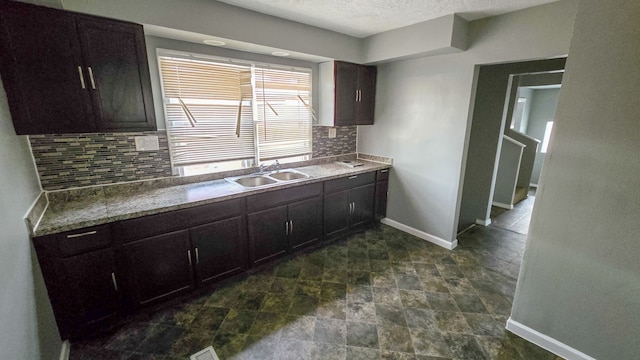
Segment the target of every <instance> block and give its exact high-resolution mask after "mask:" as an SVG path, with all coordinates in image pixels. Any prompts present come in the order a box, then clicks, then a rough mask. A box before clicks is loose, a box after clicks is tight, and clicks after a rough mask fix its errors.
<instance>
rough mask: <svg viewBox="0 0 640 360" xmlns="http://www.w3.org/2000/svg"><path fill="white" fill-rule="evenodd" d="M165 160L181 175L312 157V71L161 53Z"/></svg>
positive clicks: (200, 56)
mask: <svg viewBox="0 0 640 360" xmlns="http://www.w3.org/2000/svg"><path fill="white" fill-rule="evenodd" d="M158 60H159V61H158V62H159V65H160V77H161V80H162V87H163V89H162V90H163V99H164V109H165V116H166V123H167V135H168V138H169V147H170V155H171V161H172V165H173V167H174V169H176V170H177V171H178V172H179V173H180V174H181V175H194V174H202V173H208V172H216V171H227V170H233V169H240V168H245V167H251V166H255V165H256V164H257V163H260V162H265V161H273V160H279V161H280V162H287V161H297V160H304V159H308V158H310V156H311V124H312V108H311V69H306V68H293V67H283V66H279V65H273V64H262V63H250V62H246V61H242V60H235V59H222V58H213V57H207V56H205V55H197V54H185V53H177V52H170V51H160V52H159V55H158Z"/></svg>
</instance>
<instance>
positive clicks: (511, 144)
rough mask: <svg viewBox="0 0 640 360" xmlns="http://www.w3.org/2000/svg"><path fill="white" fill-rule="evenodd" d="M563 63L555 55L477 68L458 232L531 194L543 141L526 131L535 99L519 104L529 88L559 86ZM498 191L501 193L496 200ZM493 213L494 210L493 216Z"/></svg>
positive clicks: (483, 222) (486, 222) (487, 220)
mask: <svg viewBox="0 0 640 360" xmlns="http://www.w3.org/2000/svg"><path fill="white" fill-rule="evenodd" d="M565 63H566V58H558V59H548V60H538V61H527V62H518V63H508V64H497V65H481V66H478V67H477V68H476V71H477V80H476V84H475V86H474V90H475V100H474V104H473V109H472V119H471V129H470V134H469V141H468V145H467V149H466V162H465V170H464V180H463V187H462V190H461V193H460V195H459V196H460V206H459V213H458V214H459V216H458V225H457V231H458V233H460V232H462V231H464V230H466V229H468V228H470V227H472V226H475V225H477V224H480V225H483V226H488V225H489V224H491V222H492V215H491V211H492V208H493V207H494V206H496V205H498V206H501V207H502V208H505V210H511V209H513V208H514V205H515V204H517V203H518V202H519V201H521V200H523V199H526V198H528V197H530V196H531V195H530V192H529V188H530V184H531V179H532V176H533V173H534V165H535V164H536V158H537V157H538V156H537V155H538V152H539V151H538V148H539V145H540V144H541V143H542V140H539V139H537V138H535V137H533V136H530V135H528V134H527V129H528V121H529V118H528V117H529V116H530V115H531V114H530V110H531V108H532V107H530V108H529V112H527V107H526V102H527V101H530V103H529V104H530V105H531V104H532V101H533V98H532V97H531V98H530V99H529V100H524V101H520V103H519V102H518V100H519V98H526V94H525V93H527V92H531V93H533V92H534V91H536V90H543V88H544V87H548V86H556V87H557V86H558V85H559V82H560V81H561V76H562V72H563V71H564V65H565ZM558 74H559V75H558ZM554 78H555V80H553V79H554ZM558 78H559V79H560V80H559V81H558V80H557V79H558ZM554 82H555V83H554ZM552 83H554V84H552ZM521 87H522V90H520V88H521ZM523 103H524V104H523ZM518 105H520V107H519V108H518ZM553 113H555V108H554V109H553ZM514 114H515V115H516V116H515V117H516V120H517V121H516V122H515V123H514V122H513V121H512V120H514ZM523 116H526V118H525V119H524V122H523ZM552 116H553V115H552ZM512 125H513V127H512ZM522 130H524V131H522ZM505 144H506V145H505ZM527 148H528V149H527ZM525 149H526V150H525ZM518 152H520V153H518ZM543 158H544V155H542V159H543ZM501 162H502V164H501ZM501 165H502V166H501ZM540 166H541V160H540ZM501 170H502V171H501ZM536 181H537V180H536ZM498 192H499V194H498ZM496 195H500V196H502V197H498V199H496ZM499 200H501V201H499ZM495 214H496V210H494V216H493V217H494V218H495ZM527 228H528V226H527Z"/></svg>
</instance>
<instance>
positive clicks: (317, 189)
mask: <svg viewBox="0 0 640 360" xmlns="http://www.w3.org/2000/svg"><path fill="white" fill-rule="evenodd" d="M320 194H322V183H319V182H318V183H315V184H309V185H302V186H296V187H292V188H288V189H283V190H276V191H269V192H265V193H262V194H257V195H251V196H249V197H248V198H247V212H254V211H258V210H262V209H266V208H270V207H274V206H278V205H281V204H286V203H290V202H294V201H298V200H302V199H306V198H310V197H313V196H318V195H320Z"/></svg>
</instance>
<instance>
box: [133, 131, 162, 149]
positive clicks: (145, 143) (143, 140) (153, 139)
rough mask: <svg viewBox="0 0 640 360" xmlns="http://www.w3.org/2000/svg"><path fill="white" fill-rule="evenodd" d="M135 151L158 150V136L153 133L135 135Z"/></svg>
mask: <svg viewBox="0 0 640 360" xmlns="http://www.w3.org/2000/svg"><path fill="white" fill-rule="evenodd" d="M135 140H136V151H158V150H159V149H160V144H159V143H158V137H157V136H155V135H149V136H136V137H135Z"/></svg>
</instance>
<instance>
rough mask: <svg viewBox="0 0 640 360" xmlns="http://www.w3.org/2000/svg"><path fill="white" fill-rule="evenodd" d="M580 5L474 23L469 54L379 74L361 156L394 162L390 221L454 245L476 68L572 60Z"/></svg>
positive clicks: (384, 68)
mask: <svg viewBox="0 0 640 360" xmlns="http://www.w3.org/2000/svg"><path fill="white" fill-rule="evenodd" d="M575 8H576V2H573V1H562V2H557V3H552V4H549V5H544V6H539V7H535V8H530V9H527V10H523V11H518V12H514V13H510V14H507V15H503V16H498V17H494V18H489V19H485V20H479V21H475V22H472V23H470V39H471V40H470V41H471V43H470V44H471V46H470V48H469V50H467V51H466V52H463V53H459V54H450V55H442V56H435V57H429V58H421V59H413V60H405V61H399V62H393V63H389V64H384V65H381V66H379V67H378V84H377V94H376V120H375V125H374V126H360V127H359V128H358V151H360V152H364V153H371V154H380V155H387V156H391V157H393V158H394V171H393V172H392V176H391V180H390V186H389V187H390V193H389V204H388V211H387V216H388V217H389V218H390V219H392V220H395V221H398V222H401V223H403V224H405V225H408V226H410V227H413V228H415V229H417V230H420V231H423V232H426V233H428V234H430V235H433V236H436V237H439V238H441V239H444V240H446V241H450V242H453V241H454V240H455V236H456V227H457V216H458V211H459V203H460V196H461V185H460V184H461V180H462V178H463V175H464V174H463V173H462V169H463V165H464V163H465V150H466V149H465V146H466V142H467V141H468V130H469V129H470V123H469V121H468V119H469V114H470V100H471V97H472V87H473V81H474V66H475V65H477V64H487V63H496V62H509V61H516V60H527V59H538V58H546V57H553V56H559V55H563V54H566V53H567V52H568V49H569V42H570V37H571V31H572V26H573V22H572V19H573V17H574V14H575Z"/></svg>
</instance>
